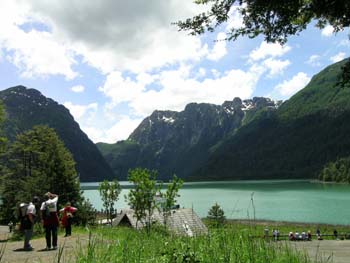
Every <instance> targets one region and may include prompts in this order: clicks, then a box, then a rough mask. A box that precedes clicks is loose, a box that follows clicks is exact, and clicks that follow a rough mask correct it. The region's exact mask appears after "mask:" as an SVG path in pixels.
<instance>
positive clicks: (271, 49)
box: [249, 41, 291, 61]
mask: <svg viewBox="0 0 350 263" xmlns="http://www.w3.org/2000/svg"><path fill="white" fill-rule="evenodd" d="M290 50H291V47H290V46H288V45H285V46H282V45H280V44H279V43H266V42H265V41H264V42H261V44H260V47H258V48H256V49H254V50H253V51H252V52H251V53H250V54H249V58H250V59H251V60H253V61H258V60H260V59H265V58H266V57H269V56H270V57H273V58H274V57H281V56H283V55H284V54H286V53H287V52H288V51H290Z"/></svg>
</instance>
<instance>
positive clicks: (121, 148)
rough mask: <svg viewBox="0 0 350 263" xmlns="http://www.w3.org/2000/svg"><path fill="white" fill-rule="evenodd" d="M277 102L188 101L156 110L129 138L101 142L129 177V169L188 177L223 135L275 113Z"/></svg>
mask: <svg viewBox="0 0 350 263" xmlns="http://www.w3.org/2000/svg"><path fill="white" fill-rule="evenodd" d="M278 106H279V103H275V102H274V101H272V100H270V99H266V98H253V99H252V100H244V101H242V100H241V99H239V98H235V99H234V100H232V101H226V102H224V103H223V104H222V105H213V104H207V103H201V104H197V103H191V104H188V105H187V106H186V107H185V109H184V110H183V111H181V112H175V111H157V110H156V111H154V112H153V113H152V114H151V116H149V117H147V118H145V119H144V120H143V121H142V122H141V124H140V125H139V126H138V127H137V128H136V129H135V130H134V132H133V133H132V134H131V135H130V136H129V138H128V140H126V141H121V142H117V143H116V144H105V143H98V144H97V146H98V148H99V149H100V151H101V153H102V154H103V156H104V157H105V159H106V160H107V162H108V163H109V164H110V165H111V167H112V169H113V171H114V172H115V173H116V174H117V175H118V177H120V178H122V179H126V177H127V172H128V170H129V169H130V168H135V167H145V168H149V169H156V170H158V172H159V178H160V179H163V180H166V179H169V178H171V177H172V175H173V174H176V175H177V176H179V177H181V178H185V179H186V178H188V176H189V175H191V174H192V173H193V172H194V171H196V170H197V169H199V168H200V167H201V166H203V165H205V164H206V162H207V161H208V158H209V156H210V155H211V152H212V151H213V150H214V149H215V147H218V145H219V144H220V142H222V141H223V139H224V138H226V137H228V136H230V135H232V134H234V133H235V132H236V130H237V129H239V128H240V127H241V126H242V125H246V124H247V123H249V122H250V120H252V119H254V118H255V116H258V115H259V114H262V112H267V113H268V112H274V111H275V110H276V108H277V107H278Z"/></svg>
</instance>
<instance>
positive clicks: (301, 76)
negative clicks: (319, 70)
mask: <svg viewBox="0 0 350 263" xmlns="http://www.w3.org/2000/svg"><path fill="white" fill-rule="evenodd" d="M309 81H310V77H308V76H307V75H306V74H305V73H304V72H299V73H298V74H296V75H295V76H294V77H293V78H291V79H290V80H285V81H283V82H282V83H280V84H278V85H277V86H276V87H275V90H276V91H277V92H278V93H280V94H281V95H282V96H284V97H289V96H291V95H293V94H294V93H296V92H297V91H299V90H301V89H302V88H304V87H305V86H306V85H307V84H308V83H309Z"/></svg>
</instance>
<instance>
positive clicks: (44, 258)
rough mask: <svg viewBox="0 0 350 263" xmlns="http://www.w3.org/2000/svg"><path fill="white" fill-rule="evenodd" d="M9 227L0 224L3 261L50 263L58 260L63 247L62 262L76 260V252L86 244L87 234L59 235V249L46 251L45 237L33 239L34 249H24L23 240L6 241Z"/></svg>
mask: <svg viewBox="0 0 350 263" xmlns="http://www.w3.org/2000/svg"><path fill="white" fill-rule="evenodd" d="M8 235H9V233H8V227H5V226H0V250H3V251H4V254H3V257H2V259H1V263H14V262H18V263H26V262H27V263H50V262H58V254H59V250H60V249H63V256H62V257H61V260H60V262H62V263H66V262H74V253H75V252H76V251H77V250H76V249H77V248H79V246H81V245H82V244H86V242H87V235H86V234H85V235H74V236H71V237H66V238H65V237H63V236H59V237H58V245H59V249H58V250H50V251H46V250H44V248H45V247H46V242H45V238H39V239H34V240H31V242H30V243H31V245H32V247H33V248H34V250H33V251H23V241H18V242H6V240H7V238H8Z"/></svg>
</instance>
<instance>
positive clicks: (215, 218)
mask: <svg viewBox="0 0 350 263" xmlns="http://www.w3.org/2000/svg"><path fill="white" fill-rule="evenodd" d="M207 218H208V219H209V221H210V223H211V224H212V225H213V226H214V227H219V226H222V225H223V224H224V223H225V220H226V217H225V212H224V210H223V209H222V208H221V207H220V205H218V203H215V205H213V206H212V207H211V208H210V210H209V211H208V216H207Z"/></svg>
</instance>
